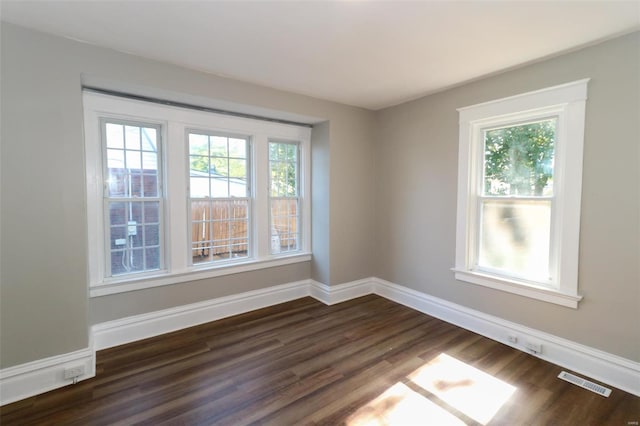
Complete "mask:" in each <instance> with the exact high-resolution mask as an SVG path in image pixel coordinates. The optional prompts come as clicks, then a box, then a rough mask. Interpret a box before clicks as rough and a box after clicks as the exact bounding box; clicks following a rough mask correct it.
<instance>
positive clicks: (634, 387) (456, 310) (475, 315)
mask: <svg viewBox="0 0 640 426" xmlns="http://www.w3.org/2000/svg"><path fill="white" fill-rule="evenodd" d="M371 280H372V281H373V291H374V293H375V294H377V295H379V296H382V297H384V298H386V299H389V300H392V301H394V302H396V303H400V304H402V305H405V306H407V307H410V308H413V309H415V310H417V311H420V312H423V313H425V314H428V315H431V316H433V317H436V318H439V319H441V320H443V321H446V322H448V323H450V324H454V325H457V326H458V327H462V328H465V329H467V330H470V331H473V332H474V333H478V334H480V335H482V336H485V337H488V338H490V339H492V340H495V341H498V342H500V343H504V344H505V345H508V346H511V347H513V348H515V349H518V350H521V351H523V352H530V351H528V350H527V349H526V348H525V347H524V342H532V343H539V344H542V347H543V349H542V353H541V354H533V355H534V356H537V357H538V358H541V359H543V360H545V361H549V362H551V363H553V364H556V365H559V366H562V367H565V368H568V369H570V370H573V371H575V372H577V373H581V374H584V375H586V376H589V377H591V378H593V379H596V380H599V381H601V382H604V383H606V384H609V385H611V386H614V387H616V388H618V389H622V390H624V391H626V392H629V393H632V394H634V395H637V396H640V363H638V362H635V361H631V360H628V359H626V358H622V357H619V356H617V355H613V354H610V353H608V352H604V351H601V350H598V349H595V348H592V347H589V346H586V345H582V344H579V343H576V342H573V341H570V340H567V339H563V338H561V337H558V336H554V335H552V334H548V333H545V332H542V331H539V330H535V329H532V328H529V327H525V326H523V325H520V324H517V323H514V322H510V321H507V320H504V319H501V318H498V317H495V316H493V315H488V314H485V313H483V312H480V311H476V310H474V309H470V308H466V307H464V306H461V305H458V304H455V303H451V302H448V301H446V300H443V299H439V298H437V297H434V296H430V295H428V294H425V293H421V292H419V291H416V290H413V289H410V288H407V287H403V286H400V285H397V284H394V283H391V282H388V281H385V280H381V279H379V278H372V279H371ZM509 335H515V336H517V337H518V343H515V344H514V343H511V342H509V341H508V336H509Z"/></svg>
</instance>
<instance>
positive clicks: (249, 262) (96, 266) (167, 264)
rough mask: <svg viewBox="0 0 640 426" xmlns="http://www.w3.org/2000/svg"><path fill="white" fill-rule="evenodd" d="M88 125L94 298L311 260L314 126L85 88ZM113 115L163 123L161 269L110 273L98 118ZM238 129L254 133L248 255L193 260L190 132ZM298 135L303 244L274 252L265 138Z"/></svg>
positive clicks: (237, 131) (295, 138) (91, 288)
mask: <svg viewBox="0 0 640 426" xmlns="http://www.w3.org/2000/svg"><path fill="white" fill-rule="evenodd" d="M83 103H84V128H85V160H86V190H87V226H88V257H89V294H90V296H91V297H97V296H103V295H107V294H114V293H120V292H125V291H132V290H140V289H144V288H150V287H157V286H162V285H169V284H175V283H180V282H187V281H195V280H200V279H206V278H212V277H217V276H223V275H228V274H236V273H240V272H247V271H253V270H259V269H263V268H268V267H274V266H281V265H287V264H292V263H297V262H305V261H309V260H311V226H310V223H311V221H310V217H311V169H310V167H311V145H310V140H311V129H310V128H307V127H302V126H295V125H288V124H282V123H275V122H268V121H261V120H254V119H249V118H243V117H236V116H229V115H223V114H215V113H211V112H206V111H198V110H193V109H186V108H180V107H174V106H167V105H161V104H157V103H153V102H144V101H138V100H133V99H128V98H123V97H117V96H111V95H106V94H102V93H97V92H92V91H89V90H85V91H84V92H83ZM103 118H111V119H116V120H125V121H134V122H142V123H149V124H156V125H159V126H160V129H161V130H160V140H161V143H162V146H161V147H160V149H161V152H162V153H163V165H162V168H163V175H162V178H163V186H164V192H163V195H164V203H163V206H164V211H163V212H162V214H163V218H164V229H163V230H162V232H163V235H164V238H163V240H164V252H163V253H164V258H163V269H162V270H160V271H150V272H145V273H136V274H135V275H134V274H130V275H118V276H116V277H106V276H105V275H106V274H105V261H106V256H107V255H108V253H107V252H106V250H105V247H106V246H105V232H104V230H105V218H104V215H103V203H104V200H103V195H104V192H103V191H104V168H103V163H102V161H103V160H102V156H103V154H102V148H101V144H102V135H101V126H100V120H101V119H103ZM192 129H198V130H203V131H209V132H212V133H222V134H241V135H247V136H248V137H249V138H250V145H251V149H250V156H251V159H250V164H251V165H252V166H253V168H252V171H251V173H250V179H251V180H252V182H251V186H250V187H251V188H252V189H251V191H252V193H251V201H250V202H251V211H252V212H253V214H252V217H251V218H250V227H251V231H250V235H251V236H252V237H253V238H252V239H251V241H250V244H252V247H251V250H250V252H251V254H252V256H251V257H249V258H240V259H238V260H234V261H230V262H222V263H220V264H218V263H215V262H212V263H203V264H197V265H193V264H192V259H191V245H190V239H191V238H190V235H191V228H190V225H191V223H190V222H191V221H190V219H189V218H190V216H189V208H188V199H189V198H188V185H189V167H188V151H187V143H186V135H187V130H192ZM270 139H271V140H274V139H275V140H291V141H297V142H298V143H299V146H300V171H299V173H300V198H301V210H302V211H301V218H302V219H301V221H302V229H301V234H302V235H301V246H300V250H298V251H295V252H285V253H281V254H271V253H270V242H271V232H270V229H269V213H268V212H269V209H268V206H269V204H268V203H269V201H268V193H267V191H268V179H269V177H268V167H269V165H268V161H269V155H268V142H269V140H270Z"/></svg>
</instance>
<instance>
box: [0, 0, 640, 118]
mask: <svg viewBox="0 0 640 426" xmlns="http://www.w3.org/2000/svg"><path fill="white" fill-rule="evenodd" d="M1 16H2V20H4V21H7V22H11V23H15V24H18V25H22V26H25V27H29V28H34V29H37V30H40V31H43V32H47V33H52V34H57V35H61V36H66V37H71V38H74V39H78V40H83V41H86V42H89V43H93V44H96V45H100V46H105V47H109V48H113V49H116V50H120V51H124V52H129V53H133V54H136V55H139V56H144V57H147V58H152V59H158V60H161V61H165V62H169V63H173V64H179V65H182V66H185V67H188V68H192V69H197V70H201V71H206V72H209V73H213V74H216V75H220V76H226V77H231V78H235V79H238V80H242V81H247V82H252V83H257V84H260V85H263V86H268V87H273V88H278V89H284V90H287V91H290V92H295V93H300V94H305V95H310V96H314V97H316V98H321V99H327V100H332V101H337V102H341V103H345V104H349V105H356V106H360V107H364V108H369V109H374V110H376V109H380V108H384V107H387V106H391V105H395V104H398V103H401V102H404V101H407V100H410V99H414V98H417V97H420V96H423V95H425V94H429V93H433V92H436V91H439V90H442V89H444V88H447V87H451V86H455V85H457V84H460V83H462V82H465V81H469V80H473V79H476V78H478V77H481V76H484V75H488V74H492V73H496V72H498V71H500V70H503V69H507V68H512V67H515V66H518V65H522V64H525V63H529V62H532V61H535V60H538V59H540V58H545V57H549V56H552V55H557V54H559V53H561V52H565V51H568V50H572V49H575V48H577V47H580V46H584V45H586V44H591V43H594V42H597V41H600V40H603V39H607V38H611V37H613V36H616V35H619V34H624V33H627V32H631V31H634V30H637V29H640V1H625V2H618V1H588V2H586V1H585V2H583V1H413V2H404V1H342V2H329V1H322V0H318V1H297V2H296V1H258V2H247V1H235V2H233V1H226V2H219V1H197V2H192V1H178V0H174V1H84V2H81V1H8V0H2V3H1Z"/></svg>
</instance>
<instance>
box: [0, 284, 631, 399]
mask: <svg viewBox="0 0 640 426" xmlns="http://www.w3.org/2000/svg"><path fill="white" fill-rule="evenodd" d="M368 294H377V295H379V296H381V297H384V298H386V299H389V300H392V301H394V302H396V303H400V304H402V305H404V306H407V307H410V308H412V309H416V310H417V311H420V312H423V313H425V314H428V315H431V316H433V317H436V318H439V319H441V320H443V321H446V322H449V323H451V324H454V325H457V326H459V327H462V328H465V329H467V330H470V331H473V332H475V333H478V334H480V335H483V336H485V337H488V338H490V339H492V340H496V341H498V342H501V343H504V344H506V345H509V346H512V347H514V348H516V349H518V350H521V351H524V352H527V349H526V348H525V347H524V346H523V345H522V344H521V343H522V342H526V341H531V342H534V343H540V344H542V346H543V350H542V353H541V354H536V355H535V356H538V357H539V358H541V359H544V360H546V361H549V362H551V363H554V364H557V365H560V366H562V367H565V368H568V369H570V370H572V371H575V372H577V373H580V374H583V375H585V376H588V377H590V378H593V379H596V380H598V381H601V382H603V383H606V384H608V385H611V386H613V387H616V388H618V389H622V390H624V391H627V392H629V393H632V394H634V395H637V396H640V363H637V362H635V361H631V360H628V359H625V358H622V357H619V356H616V355H613V354H610V353H607V352H604V351H600V350H598V349H594V348H591V347H589V346H585V345H581V344H579V343H575V342H572V341H570V340H566V339H563V338H560V337H557V336H554V335H551V334H548V333H544V332H542V331H539V330H535V329H532V328H528V327H525V326H523V325H520V324H516V323H513V322H509V321H506V320H503V319H501V318H498V317H495V316H492V315H488V314H485V313H482V312H479V311H476V310H473V309H469V308H466V307H464V306H461V305H457V304H455V303H451V302H448V301H446V300H443V299H439V298H437V297H433V296H430V295H427V294H425V293H421V292H419V291H416V290H413V289H410V288H407V287H403V286H400V285H397V284H394V283H391V282H388V281H385V280H381V279H379V278H367V279H363V280H358V281H352V282H349V283H344V284H340V285H334V286H328V285H325V284H322V283H319V282H317V281H313V280H302V281H297V282H292V283H288V284H282V285H278V286H273V287H269V288H265V289H259V290H254V291H249V292H245V293H240V294H234V295H230V296H225V297H220V298H217V299H211V300H207V301H203V302H198V303H193V304H189V305H183V306H179V307H175V308H170V309H164V310H161V311H155V312H150V313H147V314H142V315H136V316H133V317H127V318H122V319H118V320H114V321H109V322H105V323H101V324H96V325H95V326H93V328H92V330H91V331H92V334H91V336H90V344H89V348H86V349H82V350H80V351H76V352H71V353H68V354H63V355H59V356H54V357H50V358H46V359H43V360H39V361H34V362H30V363H26V364H22V365H18V366H15V367H9V368H6V369H3V370H0V405H4V404H8V403H11V402H15V401H18V400H21V399H24V398H28V397H30V396H34V395H38V394H40V393H44V392H47V391H50V390H53V389H56V388H59V387H62V386H65V385H67V384H69V383H71V381H70V380H65V379H63V377H62V374H63V371H64V369H65V368H69V367H76V366H78V365H83V366H84V367H85V371H86V374H85V375H83V376H81V377H80V380H84V379H88V378H90V377H93V376H95V351H96V350H100V349H106V348H110V347H113V346H117V345H121V344H125V343H129V342H133V341H136V340H140V339H145V338H148V337H153V336H157V335H160V334H164V333H169V332H171V331H176V330H180V329H184V328H187V327H192V326H194V325H198V324H203V323H206V322H210V321H215V320H218V319H222V318H226V317H229V316H232V315H237V314H242V313H245V312H249V311H252V310H255V309H260V308H264V307H268V306H272V305H276V304H279V303H283V302H287V301H290V300H294V299H299V298H301V297H305V296H311V297H313V298H315V299H317V300H319V301H320V302H322V303H325V304H327V305H332V304H336V303H340V302H344V301H347V300H351V299H354V298H357V297H361V296H365V295H368ZM509 335H516V336H517V337H518V341H519V342H520V343H518V344H514V343H511V342H509V341H508V340H507V337H508V336H509Z"/></svg>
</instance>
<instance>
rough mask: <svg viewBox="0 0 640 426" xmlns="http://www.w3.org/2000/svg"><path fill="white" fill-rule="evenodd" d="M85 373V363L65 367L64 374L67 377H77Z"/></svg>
mask: <svg viewBox="0 0 640 426" xmlns="http://www.w3.org/2000/svg"><path fill="white" fill-rule="evenodd" d="M83 374H84V365H77V366H75V367H69V368H65V369H64V372H63V373H62V376H63V377H64V378H65V379H75V378H76V377H78V376H82V375H83Z"/></svg>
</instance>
